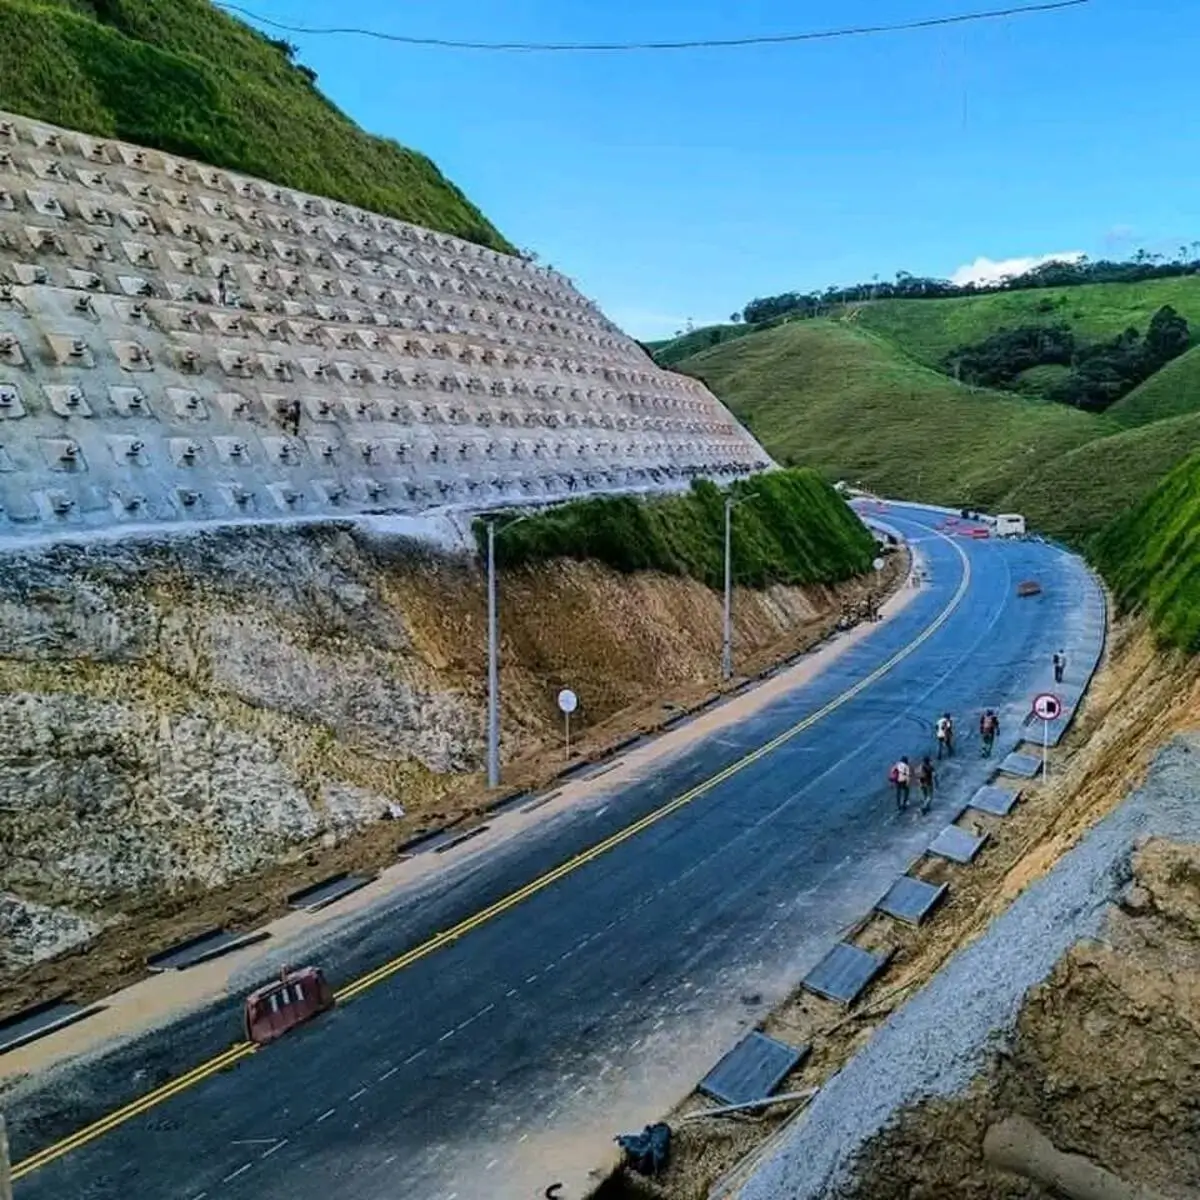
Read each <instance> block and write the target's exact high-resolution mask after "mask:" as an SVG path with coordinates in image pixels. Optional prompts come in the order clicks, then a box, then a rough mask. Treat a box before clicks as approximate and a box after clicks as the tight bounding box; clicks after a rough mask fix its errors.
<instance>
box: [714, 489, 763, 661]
mask: <svg viewBox="0 0 1200 1200" xmlns="http://www.w3.org/2000/svg"><path fill="white" fill-rule="evenodd" d="M757 495H758V493H757V492H751V493H750V494H749V495H746V496H743V497H742V498H741V499H740V500H735V499H734V498H733V497H732V496H726V497H725V614H724V621H723V626H722V639H721V679H722V680H723V681H724V682H726V683H728V682H729V680H730V679H732V678H733V510H734V509H735V508H737V506H738V505H739V504H745V503H746V501H747V500H753V499H755V498H756V497H757Z"/></svg>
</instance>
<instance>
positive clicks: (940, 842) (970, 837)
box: [929, 825, 987, 865]
mask: <svg viewBox="0 0 1200 1200" xmlns="http://www.w3.org/2000/svg"><path fill="white" fill-rule="evenodd" d="M986 841H987V834H986V833H969V832H968V831H967V830H965V829H961V828H959V826H957V825H947V826H946V828H945V829H943V830H942V832H941V833H939V834H938V835H937V837H935V838H934V839H933V841H932V842H930V843H929V853H930V854H935V855H937V857H938V858H945V859H949V860H950V862H954V863H962V864H964V865H965V864H966V863H969V862H972V861H974V858H975V855H977V854H978V853H979V851H980V849H981V848H982V847H983V843H984V842H986Z"/></svg>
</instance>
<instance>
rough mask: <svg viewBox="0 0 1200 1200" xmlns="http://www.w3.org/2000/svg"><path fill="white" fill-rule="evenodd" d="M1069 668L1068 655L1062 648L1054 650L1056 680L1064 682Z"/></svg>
mask: <svg viewBox="0 0 1200 1200" xmlns="http://www.w3.org/2000/svg"><path fill="white" fill-rule="evenodd" d="M1066 670H1067V656H1066V655H1065V654H1064V653H1063V652H1062V651H1061V650H1055V652H1054V682H1055V683H1062V681H1063V675H1064V674H1065V673H1066Z"/></svg>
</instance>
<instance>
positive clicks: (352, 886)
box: [287, 871, 376, 912]
mask: <svg viewBox="0 0 1200 1200" xmlns="http://www.w3.org/2000/svg"><path fill="white" fill-rule="evenodd" d="M375 878H376V876H375V875H374V874H354V875H352V874H351V873H350V872H349V871H340V872H339V873H338V874H337V875H331V876H330V877H329V878H328V879H322V880H321V881H320V882H318V883H313V884H310V885H309V886H308V887H306V888H301V889H300V890H299V891H297V892H293V893H292V894H291V895H290V896H289V897H288V898H287V904H288V908H297V909H303V910H304V911H305V912H318V911H319V910H320V909H322V908H328V907H329V905H331V904H334V903H336V902H337V901H338V900H340V899H342V897H343V896H349V895H350V893H351V892H357V891H358V889H359V888H363V887H366V886H367V884H368V883H371V882H372V881H373V880H374V879H375Z"/></svg>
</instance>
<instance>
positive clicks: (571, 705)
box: [558, 688, 579, 716]
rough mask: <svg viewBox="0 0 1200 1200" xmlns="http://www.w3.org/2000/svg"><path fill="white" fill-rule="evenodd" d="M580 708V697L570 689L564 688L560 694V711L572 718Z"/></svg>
mask: <svg viewBox="0 0 1200 1200" xmlns="http://www.w3.org/2000/svg"><path fill="white" fill-rule="evenodd" d="M578 707H579V697H578V696H576V695H575V693H574V692H573V691H571V689H570V688H563V690H562V691H561V692H559V693H558V709H559V712H564V713H566V714H567V716H570V715H571V713H573V712H574V711H575V710H576V709H577V708H578Z"/></svg>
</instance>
